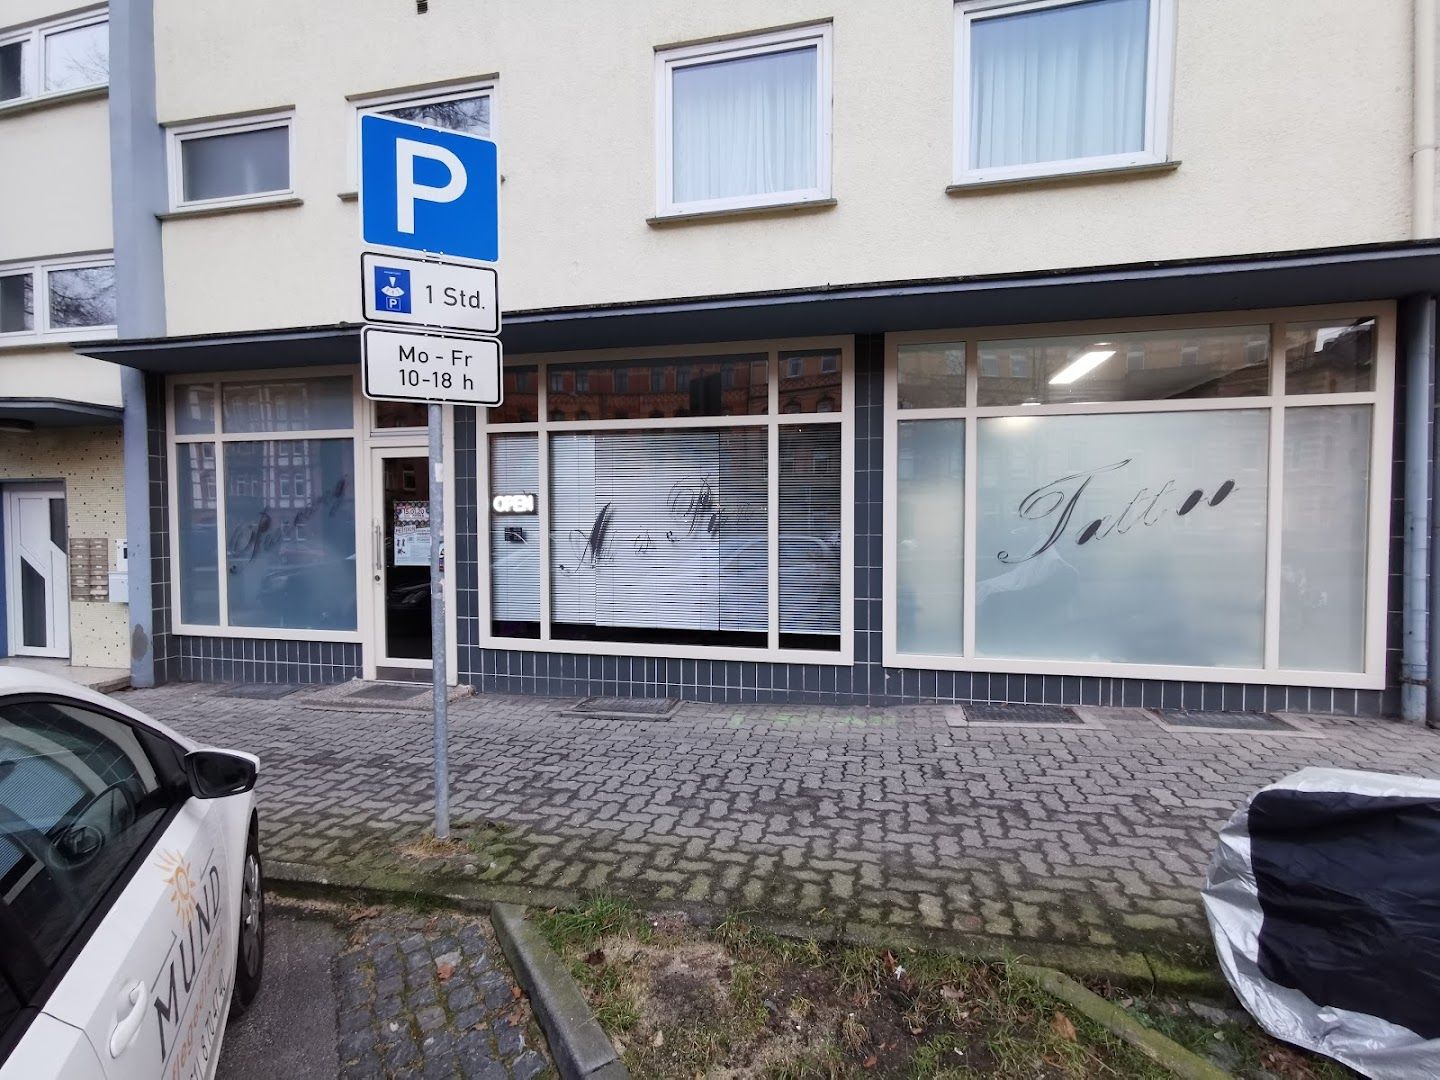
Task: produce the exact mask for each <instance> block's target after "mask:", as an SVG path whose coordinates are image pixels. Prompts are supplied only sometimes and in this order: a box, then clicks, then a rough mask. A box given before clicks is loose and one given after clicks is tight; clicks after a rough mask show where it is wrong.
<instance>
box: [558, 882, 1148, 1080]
mask: <svg viewBox="0 0 1440 1080" xmlns="http://www.w3.org/2000/svg"><path fill="white" fill-rule="evenodd" d="M539 925H540V928H541V930H542V932H543V933H544V934H545V936H546V938H547V939H548V940H549V942H550V944H551V945H552V946H553V947H554V948H555V949H556V951H557V952H558V953H559V954H560V955H561V956H563V957H565V958H566V959H567V960H568V962H569V964H570V967H571V970H572V971H573V972H574V974H575V977H576V979H577V981H578V982H579V983H580V985H581V987H582V988H583V989H584V991H585V993H586V995H587V997H588V998H589V999H590V1001H591V1004H592V1007H594V1008H595V1010H596V1014H597V1016H598V1017H599V1019H600V1022H601V1023H602V1025H604V1026H605V1028H606V1031H607V1032H608V1033H609V1034H610V1035H611V1037H612V1038H613V1039H614V1040H615V1041H616V1044H617V1049H618V1050H620V1052H621V1055H622V1057H623V1058H624V1060H625V1062H626V1064H627V1066H629V1068H630V1070H631V1072H632V1074H634V1075H635V1076H645V1077H686V1078H690V1077H696V1076H764V1077H770V1078H773V1080H791V1078H796V1080H798V1078H801V1077H805V1078H810V1077H836V1078H840V1077H846V1078H848V1077H869V1076H914V1077H925V1078H937V1080H939V1078H949V1077H971V1076H995V1075H1001V1076H1025V1077H1036V1078H1040V1080H1050V1078H1054V1080H1066V1078H1077V1080H1078V1078H1082V1077H1084V1078H1088V1077H1135V1078H1152V1077H1153V1078H1160V1077H1164V1076H1167V1075H1168V1074H1167V1073H1166V1072H1165V1071H1164V1070H1163V1069H1161V1068H1160V1067H1159V1066H1158V1065H1155V1064H1154V1063H1152V1062H1151V1061H1150V1060H1149V1059H1147V1058H1145V1057H1143V1056H1141V1055H1140V1054H1139V1053H1138V1052H1136V1051H1135V1050H1133V1049H1132V1048H1131V1047H1129V1046H1128V1045H1126V1044H1124V1043H1123V1042H1121V1041H1120V1040H1118V1039H1116V1038H1115V1037H1113V1036H1111V1035H1110V1034H1109V1032H1107V1031H1105V1030H1104V1029H1102V1028H1100V1027H1099V1026H1098V1025H1095V1024H1093V1023H1091V1022H1090V1021H1089V1020H1087V1019H1086V1018H1085V1017H1083V1016H1081V1015H1079V1014H1078V1013H1074V1012H1072V1011H1070V1010H1069V1009H1067V1008H1066V1007H1064V1006H1062V1005H1060V1004H1059V1003H1058V1002H1056V1001H1055V1000H1054V999H1053V998H1051V997H1050V996H1049V995H1048V994H1046V993H1045V992H1044V991H1043V990H1041V989H1040V988H1039V987H1038V986H1036V985H1035V984H1034V983H1032V982H1031V981H1030V980H1028V979H1026V978H1025V977H1023V976H1022V975H1020V974H1019V973H1018V972H1017V971H1015V970H1013V969H1011V968H1009V967H1007V966H1006V965H999V964H982V963H973V962H969V961H965V960H961V959H957V958H955V957H951V956H946V955H943V954H940V953H936V952H929V951H924V950H903V951H887V950H884V949H876V948H868V947H855V946H838V945H830V944H824V943H820V942H817V941H813V940H803V939H795V938H788V937H780V936H778V935H775V934H771V933H768V932H766V931H764V930H762V929H758V928H756V927H754V926H753V925H751V924H750V923H749V922H748V921H747V920H746V919H745V917H744V916H743V915H732V916H730V917H728V918H726V919H725V920H724V921H722V922H721V923H720V924H718V925H717V926H715V927H713V928H710V929H708V930H706V929H701V928H697V927H691V926H689V925H688V924H686V923H685V922H684V921H683V920H682V919H677V918H675V917H673V916H662V917H659V918H655V919H651V918H647V917H646V916H644V915H643V914H642V913H640V912H639V911H637V910H636V909H635V908H633V907H632V906H630V905H629V904H627V903H626V902H624V901H622V900H617V899H616V898H614V897H608V896H600V897H596V898H594V899H592V900H591V901H590V902H589V903H587V904H585V905H583V906H582V907H579V908H576V909H573V910H568V911H553V912H549V913H547V914H545V915H544V916H542V917H541V918H540V920H539Z"/></svg>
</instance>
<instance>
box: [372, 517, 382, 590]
mask: <svg viewBox="0 0 1440 1080" xmlns="http://www.w3.org/2000/svg"><path fill="white" fill-rule="evenodd" d="M370 533H371V535H372V536H373V537H374V538H375V542H374V544H372V545H371V549H370V551H371V556H372V558H371V561H372V562H373V563H374V564H375V580H376V581H379V580H380V571H381V569H382V568H383V566H384V558H385V556H384V555H382V554H381V553H380V543H381V540H382V537H381V535H380V523H379V522H378V521H377V522H376V523H375V524H374V525H373V526H371V528H370Z"/></svg>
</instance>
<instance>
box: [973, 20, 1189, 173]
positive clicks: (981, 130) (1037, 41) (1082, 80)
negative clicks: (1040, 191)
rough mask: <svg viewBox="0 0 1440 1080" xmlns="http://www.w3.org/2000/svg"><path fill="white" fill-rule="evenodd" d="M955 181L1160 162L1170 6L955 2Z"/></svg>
mask: <svg viewBox="0 0 1440 1080" xmlns="http://www.w3.org/2000/svg"><path fill="white" fill-rule="evenodd" d="M955 10H956V29H955V55H956V58H957V60H956V72H955V94H956V109H955V115H956V127H957V130H956V138H955V159H956V160H955V180H956V183H957V184H964V183H983V182H987V181H996V180H1006V179H1015V178H1021V177H1027V176H1045V175H1053V174H1057V173H1067V172H1084V171H1096V170H1105V169H1116V168H1125V167H1131V166H1138V165H1147V164H1156V163H1160V162H1163V161H1165V160H1166V156H1167V143H1166V134H1167V131H1168V127H1169V107H1170V106H1169V99H1170V78H1171V76H1170V51H1169V46H1168V43H1169V41H1170V39H1171V34H1170V32H1169V30H1168V27H1169V25H1170V22H1171V20H1172V17H1173V0H1069V2H1065V0H1059V2H1057V0H960V3H958V4H957V5H956V9H955Z"/></svg>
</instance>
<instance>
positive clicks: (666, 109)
mask: <svg viewBox="0 0 1440 1080" xmlns="http://www.w3.org/2000/svg"><path fill="white" fill-rule="evenodd" d="M830 29H831V28H830V23H828V22H825V23H819V24H815V25H810V26H801V27H795V28H793V29H789V30H776V31H772V32H770V33H764V34H751V35H747V36H744V37H732V38H725V39H723V40H721V41H711V42H707V43H705V44H701V45H684V46H678V47H674V48H660V49H656V50H655V216H656V217H657V218H664V217H677V216H688V215H691V214H706V213H723V212H726V211H734V210H756V209H762V208H765V207H778V206H795V205H804V204H805V203H813V202H828V201H829V200H830V198H831V189H832V185H831V176H830V171H831V169H830V158H831V124H832V112H833V102H832V98H833V88H832V83H831V64H832V61H831V32H830ZM805 46H814V47H815V51H816V62H815V93H816V113H815V119H816V123H815V137H816V147H815V179H816V183H815V186H813V187H808V188H796V189H794V190H793V191H775V192H770V193H768V194H764V195H735V196H730V197H727V198H720V199H698V200H690V201H686V202H676V201H675V199H674V197H673V195H674V191H675V187H674V160H675V159H674V145H673V134H674V127H673V123H672V120H673V117H674V111H673V108H674V93H673V91H674V80H673V78H672V75H673V74H674V72H675V71H676V70H677V69H678V68H683V67H693V66H695V65H697V64H707V63H714V62H716V61H719V60H737V59H740V58H742V57H746V56H760V55H763V54H765V53H773V52H789V51H791V50H793V49H795V48H803V47H805Z"/></svg>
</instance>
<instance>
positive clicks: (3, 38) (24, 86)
mask: <svg viewBox="0 0 1440 1080" xmlns="http://www.w3.org/2000/svg"><path fill="white" fill-rule="evenodd" d="M109 81H110V23H109V18H108V16H106V15H105V14H103V13H102V14H99V15H96V14H93V13H92V14H90V15H87V16H85V17H83V18H79V19H67V20H65V21H63V22H53V23H45V24H42V25H40V26H33V27H28V28H26V29H25V30H20V31H16V32H14V33H3V32H0V106H3V105H5V104H9V103H13V102H20V101H25V100H29V99H40V98H45V97H49V96H52V95H57V94H67V93H72V92H74V91H79V90H90V89H94V88H97V87H102V86H105V85H106V84H107V83H108V82H109Z"/></svg>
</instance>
